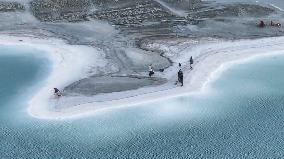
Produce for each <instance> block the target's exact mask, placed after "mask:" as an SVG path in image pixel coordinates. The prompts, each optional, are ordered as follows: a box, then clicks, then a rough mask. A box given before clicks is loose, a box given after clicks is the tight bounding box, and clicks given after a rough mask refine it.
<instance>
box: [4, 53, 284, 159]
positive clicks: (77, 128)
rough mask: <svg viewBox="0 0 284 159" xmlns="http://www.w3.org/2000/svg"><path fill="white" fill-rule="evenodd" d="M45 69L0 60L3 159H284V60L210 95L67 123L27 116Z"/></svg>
mask: <svg viewBox="0 0 284 159" xmlns="http://www.w3.org/2000/svg"><path fill="white" fill-rule="evenodd" d="M3 50H5V49H3V48H1V52H2V51H3ZM6 51H7V52H17V51H19V50H15V49H11V48H10V49H7V48H6ZM21 51H23V50H21ZM26 51H34V50H26ZM47 65H48V62H46V60H45V58H40V57H35V56H28V55H27V56H19V55H16V54H15V55H13V56H11V55H8V54H6V55H1V56H0V75H1V79H0V83H1V87H0V88H1V96H0V103H1V104H0V115H1V116H0V145H1V148H0V158H5V159H6V158H52V159H53V158H143V157H144V158H186V157H187V158H218V159H219V158H281V157H283V156H284V150H283V146H284V117H283V114H284V91H283V89H284V86H283V83H284V71H283V68H284V56H280V55H278V56H272V57H265V58H261V59H258V60H254V61H252V62H249V63H246V64H241V65H237V66H235V67H232V68H230V69H228V70H227V71H225V72H224V73H223V75H222V78H219V79H217V80H216V81H214V82H213V83H212V84H211V86H210V89H209V92H208V93H207V94H203V95H198V96H190V97H181V98H177V99H171V100H167V101H161V102H156V103H152V104H148V105H144V106H141V107H130V108H124V109H117V110H112V111H108V112H104V113H101V114H98V115H96V116H93V117H88V118H83V119H77V120H66V121H49V120H38V119H34V118H31V117H29V116H28V115H27V113H26V107H27V105H26V103H25V99H27V98H28V96H27V95H25V93H26V91H27V90H29V89H28V87H29V86H31V85H40V83H38V82H36V81H42V79H43V77H45V75H46V74H47V73H48V67H47ZM33 89H34V90H35V89H36V88H33ZM32 92H33V91H29V93H32Z"/></svg>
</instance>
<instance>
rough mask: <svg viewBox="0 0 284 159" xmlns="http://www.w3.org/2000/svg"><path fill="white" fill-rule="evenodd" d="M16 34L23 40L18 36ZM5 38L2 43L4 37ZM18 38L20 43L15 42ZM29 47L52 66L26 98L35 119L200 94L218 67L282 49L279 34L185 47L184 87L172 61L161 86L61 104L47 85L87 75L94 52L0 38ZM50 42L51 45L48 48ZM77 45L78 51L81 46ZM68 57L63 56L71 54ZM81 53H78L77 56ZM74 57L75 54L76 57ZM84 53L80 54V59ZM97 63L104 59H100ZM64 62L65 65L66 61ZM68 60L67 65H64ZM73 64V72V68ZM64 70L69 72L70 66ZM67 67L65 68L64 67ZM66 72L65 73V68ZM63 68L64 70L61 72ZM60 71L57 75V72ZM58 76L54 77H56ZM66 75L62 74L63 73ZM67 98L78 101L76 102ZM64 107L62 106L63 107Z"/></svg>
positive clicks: (55, 43) (217, 74) (57, 42)
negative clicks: (191, 64)
mask: <svg viewBox="0 0 284 159" xmlns="http://www.w3.org/2000/svg"><path fill="white" fill-rule="evenodd" d="M19 39H22V40H23V42H19V41H18V40H19ZM7 41H8V42H7ZM19 43H20V44H19ZM1 44H3V45H12V46H30V47H33V48H37V49H39V50H45V51H46V52H47V53H49V55H50V56H49V57H50V58H51V60H52V61H53V62H54V63H53V70H52V72H51V74H50V76H49V77H48V79H47V80H46V81H45V82H44V83H45V84H44V87H43V88H41V89H40V90H39V91H38V92H37V93H36V95H35V96H34V97H33V98H32V99H31V100H30V101H29V106H28V113H29V114H30V115H31V116H33V117H35V118H39V119H68V118H77V117H84V116H88V115H93V114H95V113H98V112H101V111H106V110H111V109H117V108H123V107H128V106H134V105H136V106H137V105H141V104H144V103H149V102H154V101H160V100H163V99H168V98H175V97H179V96H185V95H194V94H202V93H206V92H208V88H209V85H210V82H212V81H214V80H215V79H216V78H218V77H220V75H221V72H222V71H224V70H226V69H227V68H229V67H230V66H232V65H235V64H240V63H243V62H247V61H248V60H251V59H254V58H256V57H260V56H263V55H274V54H283V53H284V51H282V46H284V37H276V38H275V37H273V38H263V39H257V40H238V41H228V42H219V43H218V42H217V43H216V42H214V43H209V44H203V45H197V46H195V47H194V48H192V47H190V48H189V50H187V51H193V52H194V51H195V52H196V51H197V52H200V54H197V55H198V56H197V57H196V58H195V61H196V62H197V63H195V65H194V70H193V71H190V69H189V65H188V63H186V64H185V65H184V67H183V71H184V74H185V79H184V83H185V86H184V87H177V86H174V85H173V83H174V81H175V80H176V66H175V65H174V66H171V67H170V68H168V69H167V70H166V71H165V74H166V76H167V77H169V78H168V80H169V82H167V83H166V84H164V85H161V86H157V87H148V88H147V87H146V88H140V89H138V90H132V91H125V92H114V93H109V94H101V95H97V96H94V97H88V98H85V97H66V99H64V100H61V101H60V104H61V106H62V105H64V106H63V107H61V108H59V109H58V108H54V107H56V105H57V104H58V103H57V104H56V103H54V102H53V100H52V99H51V96H52V92H51V89H52V88H53V87H56V86H61V87H64V86H66V85H68V84H70V83H72V82H75V81H76V80H79V79H81V78H83V77H86V76H88V75H87V70H88V69H89V67H90V66H91V65H93V64H94V62H93V61H92V60H91V59H93V60H96V64H97V58H101V57H99V55H98V54H99V53H97V54H96V53H94V52H98V51H97V50H96V49H94V48H90V47H87V46H70V45H67V44H65V43H64V42H63V41H60V40H55V41H54V40H53V39H49V40H47V39H40V40H39V39H31V38H20V37H5V40H3V39H2V38H1V39H0V45H1ZM53 47H56V48H53ZM82 50H83V51H82ZM71 54H72V56H69V55H71ZM82 55H84V56H82ZM78 56H79V57H80V60H79V58H77V57H78ZM84 57H85V58H84ZM189 58H190V55H188V54H183V55H182V56H181V57H179V59H175V61H179V60H181V61H188V59H189ZM100 60H101V62H100V64H101V66H103V65H104V64H105V62H104V60H103V59H100ZM67 64H69V65H68V66H67ZM70 64H71V66H70ZM72 68H73V69H75V71H74V70H73V69H72ZM70 69H71V70H72V71H70ZM68 70H69V71H68ZM65 71H67V72H65ZM63 72H65V74H64V73H63ZM62 73H63V74H62ZM62 76H63V77H64V78H58V77H62ZM67 77H68V78H67ZM72 101H80V102H81V103H79V104H76V103H74V102H73V103H72ZM66 107H68V108H66Z"/></svg>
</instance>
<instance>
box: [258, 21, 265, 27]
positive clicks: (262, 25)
mask: <svg viewBox="0 0 284 159" xmlns="http://www.w3.org/2000/svg"><path fill="white" fill-rule="evenodd" d="M258 27H260V28H264V27H265V23H264V21H262V20H261V21H260V22H259V24H258Z"/></svg>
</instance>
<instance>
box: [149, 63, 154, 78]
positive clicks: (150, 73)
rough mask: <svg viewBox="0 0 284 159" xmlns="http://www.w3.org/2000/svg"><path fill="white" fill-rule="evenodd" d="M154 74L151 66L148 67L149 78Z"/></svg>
mask: <svg viewBox="0 0 284 159" xmlns="http://www.w3.org/2000/svg"><path fill="white" fill-rule="evenodd" d="M154 74H155V72H154V69H153V67H152V65H149V77H152V76H153V75H154Z"/></svg>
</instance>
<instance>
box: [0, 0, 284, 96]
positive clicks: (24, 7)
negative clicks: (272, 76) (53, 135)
mask: <svg viewBox="0 0 284 159" xmlns="http://www.w3.org/2000/svg"><path fill="white" fill-rule="evenodd" d="M161 2H163V3H161ZM185 3H187V2H185V1H183V0H181V1H180V3H176V2H172V1H170V0H163V1H158V0H31V1H5V2H4V1H3V2H1V1H0V33H2V34H12V35H22V36H34V37H47V38H48V37H56V38H60V39H64V40H66V41H67V42H68V43H69V44H71V45H72V44H76V45H88V46H92V47H96V48H98V49H100V50H101V51H102V52H104V54H105V57H106V59H107V60H108V62H109V64H108V66H109V67H108V68H102V69H101V70H99V71H98V72H97V73H95V74H93V76H91V77H90V78H87V79H82V80H80V81H77V82H76V83H73V84H71V85H70V86H68V87H66V88H65V92H66V94H69V95H78V94H81V95H82V94H83V95H87V96H90V95H95V94H99V93H109V92H119V91H125V90H131V89H137V88H140V87H143V86H149V85H159V84H163V83H165V82H166V80H167V79H165V78H161V77H160V78H159V77H156V78H147V76H146V75H147V69H148V65H149V64H154V68H156V69H165V68H168V67H169V66H171V65H172V61H171V59H169V58H168V57H166V56H165V55H164V54H163V51H162V50H157V49H155V50H152V49H151V48H147V47H145V46H147V45H145V43H154V42H155V41H156V40H159V41H161V40H163V39H166V40H167V41H169V39H170V40H172V41H175V40H177V39H179V38H185V39H192V38H195V39H196V38H202V37H211V38H221V39H247V38H260V37H270V36H282V35H283V34H284V29H283V27H281V28H277V27H266V28H258V27H257V23H258V22H259V21H260V20H264V21H266V22H267V23H269V22H270V20H274V21H275V22H280V23H283V24H284V21H283V19H284V18H283V13H282V12H281V11H279V10H277V9H276V8H273V7H271V6H267V5H256V4H252V3H246V4H244V3H216V2H202V3H200V1H196V3H198V5H196V4H195V5H194V7H190V6H185V5H184V4H185ZM179 13H183V14H182V15H181V14H179ZM184 15H185V16H184ZM142 46H143V47H142ZM140 56H143V60H137V57H140ZM90 88H91V89H90Z"/></svg>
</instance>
